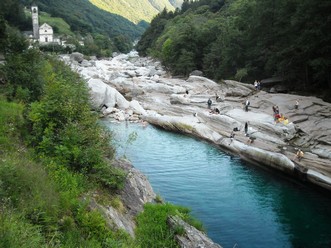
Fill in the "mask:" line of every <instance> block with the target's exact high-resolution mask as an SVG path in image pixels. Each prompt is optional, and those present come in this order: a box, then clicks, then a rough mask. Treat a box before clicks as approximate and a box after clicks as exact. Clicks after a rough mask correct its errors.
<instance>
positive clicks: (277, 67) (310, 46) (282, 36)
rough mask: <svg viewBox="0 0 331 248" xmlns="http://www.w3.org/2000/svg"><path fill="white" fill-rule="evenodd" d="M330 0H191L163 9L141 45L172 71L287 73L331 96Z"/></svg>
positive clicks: (250, 75)
mask: <svg viewBox="0 0 331 248" xmlns="http://www.w3.org/2000/svg"><path fill="white" fill-rule="evenodd" d="M330 30H331V1H329V0H316V1H310V0H291V1H288V0H279V1H275V0H200V1H195V2H193V1H189V0H185V1H184V3H183V6H182V9H181V11H178V10H177V11H176V12H171V11H170V12H168V11H163V12H162V13H160V14H159V15H157V16H156V17H155V18H154V19H153V20H152V22H151V25H150V27H149V28H148V29H147V30H146V32H145V33H144V34H143V35H142V38H141V40H140V41H139V43H138V45H137V50H138V51H139V53H140V54H141V55H147V54H148V55H151V56H154V57H157V58H159V59H160V60H161V61H162V62H163V64H164V65H165V66H166V67H167V68H168V69H170V70H171V71H172V72H173V73H174V74H178V75H188V74H189V73H190V72H191V71H192V70H194V69H199V70H202V71H203V72H204V74H205V75H206V76H208V77H210V78H213V79H229V78H233V79H237V80H240V79H242V80H243V81H244V82H245V81H246V82H253V81H254V79H258V80H261V79H264V78H269V77H275V76H278V77H282V78H283V79H284V81H285V82H286V83H287V85H288V86H290V87H291V88H293V89H301V90H305V91H310V92H311V93H312V92H315V93H317V92H324V93H327V92H328V93H327V94H328V96H327V95H326V97H328V98H329V100H330V98H331V93H330V92H331V90H330V88H331V33H330Z"/></svg>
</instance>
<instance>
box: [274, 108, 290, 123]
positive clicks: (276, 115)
mask: <svg viewBox="0 0 331 248" xmlns="http://www.w3.org/2000/svg"><path fill="white" fill-rule="evenodd" d="M272 111H273V113H274V120H275V124H276V123H279V122H281V123H283V124H284V125H287V124H288V119H287V117H285V116H284V115H283V114H280V113H279V107H278V106H275V105H274V106H272Z"/></svg>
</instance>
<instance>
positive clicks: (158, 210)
mask: <svg viewBox="0 0 331 248" xmlns="http://www.w3.org/2000/svg"><path fill="white" fill-rule="evenodd" d="M172 215H178V216H179V217H180V218H182V219H183V220H184V221H186V222H187V223H189V224H190V225H193V226H194V227H196V228H197V229H199V230H202V224H201V223H200V222H199V221H197V220H196V219H195V218H193V217H192V216H190V210H189V209H188V208H186V207H182V206H176V205H173V204H170V203H165V204H152V203H147V204H145V206H144V211H143V212H142V213H140V214H139V215H138V216H137V228H136V241H137V245H140V246H141V247H155V248H156V247H178V244H177V243H176V242H175V240H174V236H175V235H176V234H181V233H183V229H182V228H180V227H177V228H175V230H171V229H170V227H169V226H168V224H167V218H168V217H169V216H172Z"/></svg>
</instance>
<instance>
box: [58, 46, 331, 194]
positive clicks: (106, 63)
mask: <svg viewBox="0 0 331 248" xmlns="http://www.w3.org/2000/svg"><path fill="white" fill-rule="evenodd" d="M77 56H78V57H77ZM62 59H63V60H64V61H66V62H67V63H69V64H70V65H71V67H72V68H73V69H74V70H75V71H77V72H78V73H79V74H81V75H82V76H83V77H84V78H85V79H86V80H87V82H88V84H89V86H90V88H91V95H92V98H93V103H94V105H95V106H94V107H95V108H97V109H100V110H101V111H102V112H103V114H104V115H109V116H112V117H114V118H115V119H118V120H121V121H123V120H131V121H137V120H138V119H144V120H146V121H148V122H149V123H151V124H153V125H157V126H160V127H162V128H165V129H168V130H171V131H175V132H181V133H186V134H189V135H192V136H195V137H198V138H201V139H205V140H207V141H209V142H211V143H213V144H215V145H217V146H219V147H220V149H222V150H226V151H229V152H231V153H233V154H236V155H238V156H240V157H242V158H243V159H245V160H248V161H250V162H253V163H256V164H258V165H260V166H265V167H272V168H274V169H276V170H280V171H284V172H285V173H287V174H290V175H293V176H296V177H299V178H301V179H302V180H305V181H309V182H311V183H314V184H317V185H319V186H321V187H323V188H326V189H328V190H331V104H329V103H326V102H324V101H322V100H321V99H318V98H316V97H305V96H298V95H290V94H271V93H267V92H265V91H263V89H262V90H260V91H257V90H255V88H254V86H253V85H248V84H242V83H239V82H236V81H230V80H224V81H222V82H220V83H216V82H214V81H212V80H209V79H207V78H205V77H202V76H193V75H192V76H190V77H189V78H187V79H179V78H172V77H171V75H169V74H168V73H167V72H166V71H165V70H164V69H163V67H162V66H161V64H160V63H159V62H158V61H155V60H153V59H150V58H141V57H139V56H138V54H137V53H136V52H131V53H130V54H126V55H124V54H120V55H117V56H114V57H113V58H111V59H108V60H95V59H94V60H89V61H87V60H83V58H82V57H79V55H76V56H75V55H71V56H69V55H65V56H62ZM187 93H188V94H187ZM216 95H218V96H219V98H218V100H217V101H216V98H215V96H216ZM209 98H210V99H211V100H212V101H213V103H212V106H211V108H212V109H213V108H218V109H219V110H220V113H219V114H214V113H210V109H208V108H207V100H208V99H209ZM246 99H249V101H250V106H249V111H248V112H245V111H244V109H243V102H244V101H245V100H246ZM296 100H298V101H299V108H298V109H295V103H296ZM274 105H277V106H278V107H279V110H280V113H281V114H283V115H284V116H285V117H287V118H288V120H289V123H288V124H287V125H285V124H283V123H275V121H274V117H273V111H272V106H274ZM194 115H196V116H194ZM245 122H248V135H249V136H250V137H253V138H254V139H255V140H254V142H253V143H251V144H249V143H248V142H247V141H248V138H247V136H246V135H245V133H244V125H245ZM234 128H238V129H239V131H237V132H234V134H235V137H234V139H232V140H231V139H230V134H231V132H232V130H233V129H234ZM297 149H301V150H303V151H304V157H303V158H302V159H301V160H300V161H299V160H298V159H297V158H295V153H296V151H297Z"/></svg>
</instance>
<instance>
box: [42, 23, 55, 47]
mask: <svg viewBox="0 0 331 248" xmlns="http://www.w3.org/2000/svg"><path fill="white" fill-rule="evenodd" d="M49 42H54V37H53V28H52V27H51V26H50V25H48V24H47V23H44V24H43V25H41V26H40V28H39V43H49Z"/></svg>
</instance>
